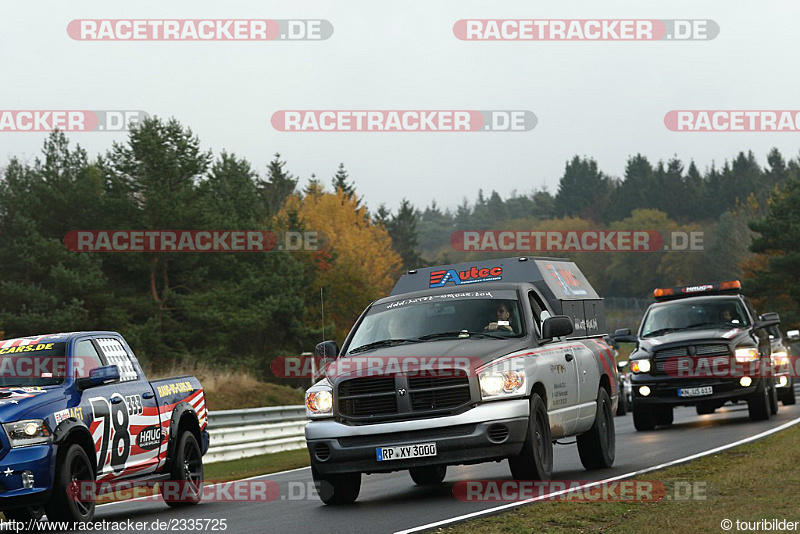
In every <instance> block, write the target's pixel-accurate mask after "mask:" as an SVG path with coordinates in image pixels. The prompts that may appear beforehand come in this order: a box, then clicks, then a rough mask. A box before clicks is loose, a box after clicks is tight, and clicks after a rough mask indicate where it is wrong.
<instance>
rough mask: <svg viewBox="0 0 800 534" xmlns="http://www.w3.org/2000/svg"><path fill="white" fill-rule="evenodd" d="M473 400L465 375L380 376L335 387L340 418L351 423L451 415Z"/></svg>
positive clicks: (467, 378)
mask: <svg viewBox="0 0 800 534" xmlns="http://www.w3.org/2000/svg"><path fill="white" fill-rule="evenodd" d="M471 398H472V393H471V389H470V381H469V377H468V376H467V374H466V372H464V371H462V370H453V371H452V372H447V374H446V376H409V377H406V376H399V375H398V376H381V377H363V378H362V377H359V378H351V379H347V380H343V381H342V382H340V383H339V385H338V386H337V402H338V403H337V407H338V409H339V416H340V417H341V418H342V419H345V420H349V421H351V422H354V423H358V422H362V423H369V422H376V423H377V422H384V421H391V420H399V419H409V418H412V417H419V416H422V417H425V416H442V415H450V414H452V413H454V412H455V411H457V410H458V409H459V408H462V407H464V406H465V405H467V404H469V403H470V401H471Z"/></svg>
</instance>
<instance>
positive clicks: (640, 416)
mask: <svg viewBox="0 0 800 534" xmlns="http://www.w3.org/2000/svg"><path fill="white" fill-rule="evenodd" d="M633 427H634V428H635V429H636V430H638V431H640V432H641V431H643V430H653V429H654V428H655V427H656V414H655V412H653V408H652V407H650V406H641V405H637V403H635V402H634V403H633Z"/></svg>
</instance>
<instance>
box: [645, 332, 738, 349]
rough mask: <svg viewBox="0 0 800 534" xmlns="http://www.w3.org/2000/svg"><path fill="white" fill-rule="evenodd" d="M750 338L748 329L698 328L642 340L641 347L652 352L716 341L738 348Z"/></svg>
mask: <svg viewBox="0 0 800 534" xmlns="http://www.w3.org/2000/svg"><path fill="white" fill-rule="evenodd" d="M749 338H750V330H749V329H747V328H698V329H693V330H681V331H678V332H670V333H668V334H664V335H663V336H656V337H652V338H640V339H639V347H640V348H642V349H645V350H648V351H650V352H652V351H654V350H659V349H661V348H663V347H665V346H676V345H687V344H691V343H700V342H714V341H717V342H719V341H721V342H724V343H731V344H733V345H734V346H736V345H738V344H740V343H741V342H742V341H744V340H745V339H749Z"/></svg>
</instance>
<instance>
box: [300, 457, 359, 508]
mask: <svg viewBox="0 0 800 534" xmlns="http://www.w3.org/2000/svg"><path fill="white" fill-rule="evenodd" d="M311 476H312V477H313V478H314V483H315V484H316V486H317V494H318V495H319V498H320V500H322V502H324V503H325V504H332V505H335V504H351V503H354V502H355V501H356V499H358V494H359V492H360V491H361V473H342V474H339V475H328V476H322V475H320V474H319V473H318V472H317V470H316V468H315V467H314V466H313V465H312V466H311Z"/></svg>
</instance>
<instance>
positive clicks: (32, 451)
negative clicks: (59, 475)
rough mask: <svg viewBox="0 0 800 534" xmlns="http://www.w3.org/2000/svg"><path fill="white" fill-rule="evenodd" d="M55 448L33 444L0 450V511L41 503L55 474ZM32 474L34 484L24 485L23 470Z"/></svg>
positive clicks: (4, 447)
mask: <svg viewBox="0 0 800 534" xmlns="http://www.w3.org/2000/svg"><path fill="white" fill-rule="evenodd" d="M55 450H56V449H55V447H53V446H52V445H32V446H30V447H17V448H13V449H8V448H6V445H5V443H4V444H3V451H2V452H1V453H0V510H8V509H11V508H18V507H21V506H32V505H37V504H43V503H44V502H45V501H47V498H48V497H49V495H50V487H51V485H52V483H53V476H54V473H55ZM24 471H30V472H31V473H32V474H33V480H34V485H33V487H32V488H25V487H24V486H23V484H22V473H23V472H24Z"/></svg>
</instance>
